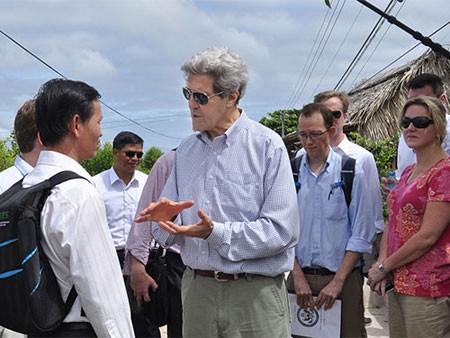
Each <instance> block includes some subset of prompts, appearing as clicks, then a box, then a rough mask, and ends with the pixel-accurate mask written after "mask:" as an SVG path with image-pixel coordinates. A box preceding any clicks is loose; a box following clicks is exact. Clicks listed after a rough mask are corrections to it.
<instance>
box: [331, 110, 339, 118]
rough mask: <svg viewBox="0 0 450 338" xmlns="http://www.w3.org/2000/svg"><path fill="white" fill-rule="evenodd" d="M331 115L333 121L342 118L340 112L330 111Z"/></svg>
mask: <svg viewBox="0 0 450 338" xmlns="http://www.w3.org/2000/svg"><path fill="white" fill-rule="evenodd" d="M331 114H333V117H334V118H335V119H338V118H340V117H341V116H342V112H341V111H340V110H333V111H331Z"/></svg>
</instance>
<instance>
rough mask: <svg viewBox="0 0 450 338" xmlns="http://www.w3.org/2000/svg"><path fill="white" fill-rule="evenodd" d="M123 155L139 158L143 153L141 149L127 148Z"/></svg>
mask: <svg viewBox="0 0 450 338" xmlns="http://www.w3.org/2000/svg"><path fill="white" fill-rule="evenodd" d="M125 155H126V156H127V157H129V158H133V157H134V156H137V158H141V157H142V156H143V155H144V153H143V152H142V151H132V150H128V151H126V152H125Z"/></svg>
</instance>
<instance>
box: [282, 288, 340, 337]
mask: <svg viewBox="0 0 450 338" xmlns="http://www.w3.org/2000/svg"><path fill="white" fill-rule="evenodd" d="M316 298H317V297H314V300H316ZM289 302H290V307H291V331H292V334H293V335H299V336H305V337H317V338H336V337H340V334H341V305H342V304H341V303H342V302H341V301H340V300H339V299H336V301H335V302H334V304H333V307H332V308H331V309H328V310H326V311H325V310H324V307H323V306H322V308H321V309H320V310H317V309H316V308H315V309H314V310H313V311H310V310H304V309H301V308H299V306H298V305H297V296H296V295H295V294H293V293H290V294H289Z"/></svg>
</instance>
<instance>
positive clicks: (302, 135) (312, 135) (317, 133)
mask: <svg viewBox="0 0 450 338" xmlns="http://www.w3.org/2000/svg"><path fill="white" fill-rule="evenodd" d="M327 131H328V130H324V131H312V132H310V133H309V134H308V133H303V132H300V133H299V134H298V135H299V137H300V140H301V141H306V140H307V139H308V137H309V138H310V139H311V140H317V139H318V138H320V137H321V136H322V135H323V134H325V133H326V132H327Z"/></svg>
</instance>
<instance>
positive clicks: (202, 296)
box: [181, 269, 291, 338]
mask: <svg viewBox="0 0 450 338" xmlns="http://www.w3.org/2000/svg"><path fill="white" fill-rule="evenodd" d="M181 297H182V302H183V337H184V338H194V337H195V338H200V337H208V338H211V337H223V338H225V337H230V338H239V337H254V338H264V337H267V338H273V337H280V338H286V337H290V336H291V323H290V311H289V303H288V295H287V290H286V282H285V280H284V276H283V275H280V276H277V277H265V276H260V275H252V277H251V278H249V279H247V278H245V277H241V278H239V279H237V280H230V281H225V282H218V281H216V280H215V279H214V278H210V277H203V276H200V275H195V273H194V271H192V270H191V269H186V271H185V272H184V275H183V280H182V283H181Z"/></svg>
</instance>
